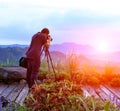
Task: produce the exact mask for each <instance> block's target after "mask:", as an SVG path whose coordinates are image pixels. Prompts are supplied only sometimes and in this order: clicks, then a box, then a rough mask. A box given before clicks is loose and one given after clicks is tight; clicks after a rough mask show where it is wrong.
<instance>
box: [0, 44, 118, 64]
mask: <svg viewBox="0 0 120 111" xmlns="http://www.w3.org/2000/svg"><path fill="white" fill-rule="evenodd" d="M28 47H29V45H20V44H13V45H0V48H1V52H0V53H1V55H2V56H1V57H0V61H1V59H2V60H3V59H6V58H5V57H7V58H9V57H11V56H13V55H14V57H15V55H16V54H18V53H19V51H20V53H19V57H20V56H22V55H23V54H24V53H25V51H26V50H27V48H28ZM2 48H3V49H2ZM49 50H50V52H51V53H53V54H51V55H52V56H54V57H53V58H55V59H58V58H64V56H65V54H69V53H77V54H80V55H84V56H85V57H87V58H88V59H92V60H102V61H103V60H104V61H115V62H120V52H111V53H106V54H99V53H96V51H95V49H94V48H93V47H91V46H89V45H81V44H76V43H69V42H66V43H62V44H51V46H50V49H49ZM11 53H12V54H11ZM10 54H11V55H10ZM7 55H9V57H8V56H7ZM58 55H59V56H58ZM57 56H58V58H57ZM19 57H17V58H16V60H17V59H18V58H19ZM12 58H13V57H12ZM10 60H11V59H10Z"/></svg>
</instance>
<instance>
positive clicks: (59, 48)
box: [0, 42, 95, 54]
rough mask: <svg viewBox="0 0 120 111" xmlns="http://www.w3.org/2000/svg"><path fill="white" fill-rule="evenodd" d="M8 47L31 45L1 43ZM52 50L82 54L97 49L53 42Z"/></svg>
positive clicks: (93, 51)
mask: <svg viewBox="0 0 120 111" xmlns="http://www.w3.org/2000/svg"><path fill="white" fill-rule="evenodd" d="M7 47H20V48H26V47H29V45H20V44H12V45H0V48H7ZM50 51H59V52H62V53H64V54H66V53H69V52H73V53H81V54H93V53H95V50H94V48H93V47H91V46H89V45H80V44H76V43H69V42H66V43H62V44H51V46H50Z"/></svg>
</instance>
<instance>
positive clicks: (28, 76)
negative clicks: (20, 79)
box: [26, 61, 32, 88]
mask: <svg viewBox="0 0 120 111" xmlns="http://www.w3.org/2000/svg"><path fill="white" fill-rule="evenodd" d="M31 74H32V64H31V61H28V67H27V74H26V80H27V83H28V86H29V88H31V86H32V85H31Z"/></svg>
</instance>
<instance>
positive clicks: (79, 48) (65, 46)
mask: <svg viewBox="0 0 120 111" xmlns="http://www.w3.org/2000/svg"><path fill="white" fill-rule="evenodd" d="M53 50H54V51H60V52H62V53H64V54H67V53H69V52H72V53H79V54H85V55H86V54H93V53H95V50H94V48H93V47H91V46H89V45H80V44H76V43H62V44H53V45H51V47H50V51H53Z"/></svg>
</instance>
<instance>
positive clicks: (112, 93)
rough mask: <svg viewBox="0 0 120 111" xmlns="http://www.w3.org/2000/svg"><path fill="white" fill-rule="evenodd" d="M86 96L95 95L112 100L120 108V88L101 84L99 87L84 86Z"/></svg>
mask: <svg viewBox="0 0 120 111" xmlns="http://www.w3.org/2000/svg"><path fill="white" fill-rule="evenodd" d="M83 91H84V94H85V95H86V96H94V97H96V98H100V99H101V100H103V101H108V100H109V101H110V102H111V103H113V104H115V105H117V106H118V107H119V108H120V88H113V87H110V86H103V85H100V86H99V87H91V86H85V87H83Z"/></svg>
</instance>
